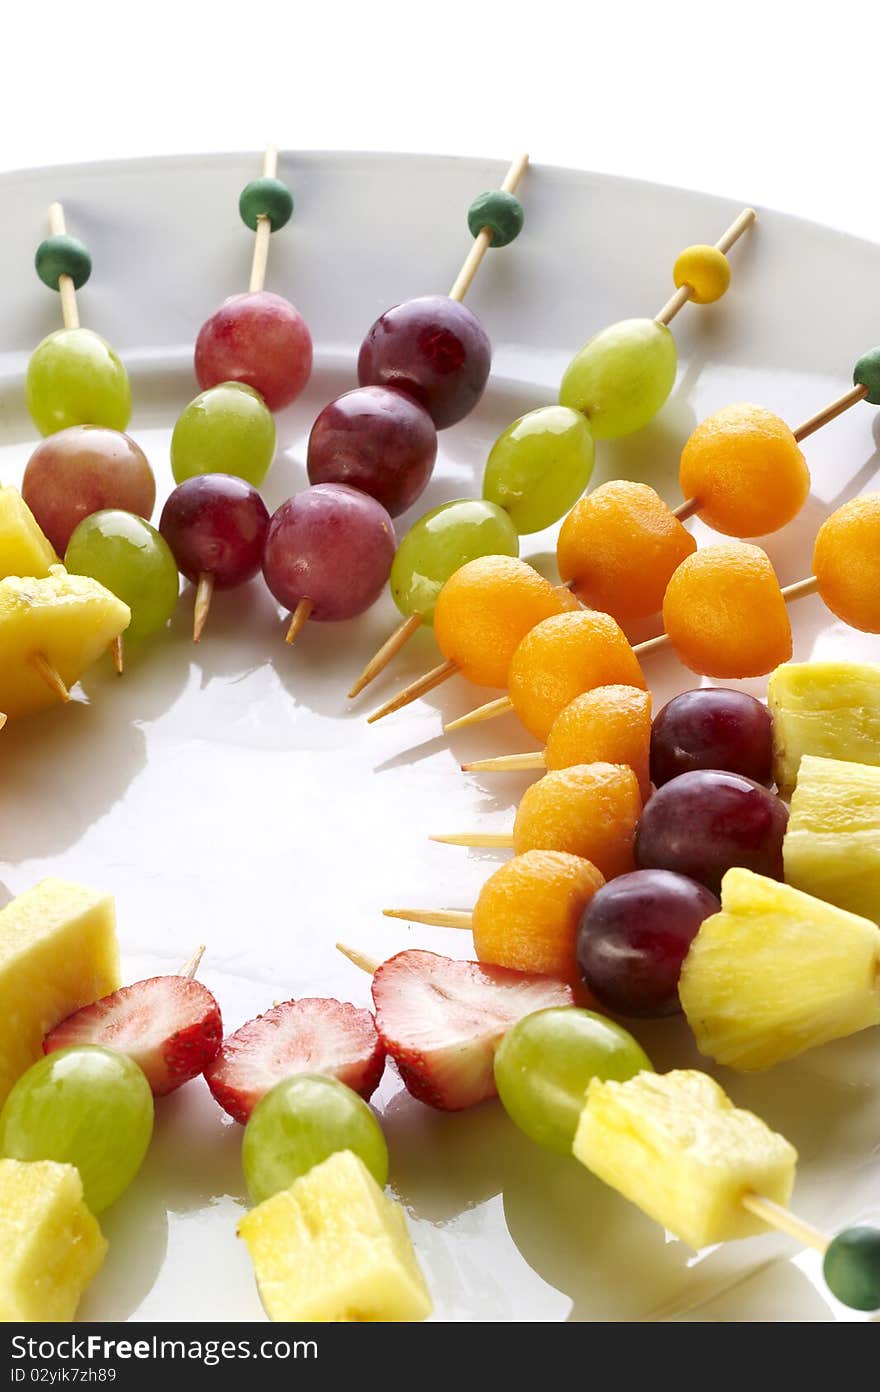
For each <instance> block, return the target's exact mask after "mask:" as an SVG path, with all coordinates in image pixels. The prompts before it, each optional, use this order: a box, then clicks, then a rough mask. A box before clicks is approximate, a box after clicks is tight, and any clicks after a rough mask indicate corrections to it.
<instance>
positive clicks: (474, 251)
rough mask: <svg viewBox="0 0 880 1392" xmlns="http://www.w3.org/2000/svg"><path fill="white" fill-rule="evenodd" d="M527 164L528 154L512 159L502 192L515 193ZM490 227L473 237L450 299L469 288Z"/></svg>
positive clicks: (461, 296) (460, 296)
mask: <svg viewBox="0 0 880 1392" xmlns="http://www.w3.org/2000/svg"><path fill="white" fill-rule="evenodd" d="M528 165H529V157H528V155H520V156H519V157H518V158H517V159H515V160H514V161H513V163H512V164H511V166H510V168H509V169H508V171H507V173H506V175H505V176H504V182H503V183H502V185H501V188H502V191H503V192H504V193H515V192H516V189H517V186H518V184H519V181H520V179H521V178H522V176H523V174H524V173H525V172H526V169H527V168H528ZM492 235H493V234H492V229H491V227H483V228H481V229H480V231H479V232H478V233H477V235H476V237H475V238H474V241H473V245H472V247H471V249H470V251H469V252H468V254H467V256H466V257H465V259H464V262H463V264H462V268H461V270H460V271H459V273H458V275H457V276H456V277H455V281H454V283H453V286H452V289H451V290H450V292H449V298H450V300H463V299H464V297H465V295H466V294H467V292H468V290H470V288H471V284H472V282H473V279H474V276H475V275H476V274H477V271H478V270H479V269H480V265H481V263H482V260H483V257H484V256H485V255H486V252H487V251H488V250H489V247H490V246H491V245H492Z"/></svg>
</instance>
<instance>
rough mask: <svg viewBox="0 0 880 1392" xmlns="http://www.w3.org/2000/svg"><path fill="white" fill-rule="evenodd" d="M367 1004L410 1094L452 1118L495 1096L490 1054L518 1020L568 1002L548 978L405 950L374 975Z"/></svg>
mask: <svg viewBox="0 0 880 1392" xmlns="http://www.w3.org/2000/svg"><path fill="white" fill-rule="evenodd" d="M373 1003H374V1005H375V1007H376V1025H377V1028H378V1030H379V1034H380V1035H381V1037H382V1041H383V1043H384V1045H385V1048H386V1049H387V1050H388V1052H389V1054H390V1055H391V1057H392V1058H393V1059H394V1061H395V1063H396V1064H397V1066H398V1068H399V1069H400V1076H401V1077H402V1078H403V1081H404V1083H405V1084H406V1087H407V1089H408V1090H409V1092H411V1093H412V1095H413V1097H417V1098H418V1099H419V1101H420V1102H427V1103H428V1105H429V1106H431V1107H438V1108H439V1109H440V1110H441V1111H444V1112H457V1111H461V1110H462V1108H464V1107H472V1106H474V1104H475V1103H476V1102H483V1101H484V1100H485V1099H486V1098H487V1097H495V1096H496V1093H497V1089H496V1087H495V1073H494V1067H493V1065H494V1060H495V1050H496V1049H497V1048H498V1045H499V1044H500V1043H501V1040H502V1039H503V1038H504V1035H505V1034H506V1033H507V1031H508V1030H509V1029H510V1028H511V1026H513V1025H515V1024H516V1022H517V1020H521V1019H522V1017H523V1016H524V1015H531V1014H532V1012H533V1011H535V1010H544V1009H545V1008H546V1007H547V1006H553V1005H573V1004H574V997H573V995H572V992H571V988H570V987H568V986H566V985H564V984H563V983H562V982H561V981H553V980H552V979H551V978H550V977H548V976H537V975H536V974H535V973H533V972H518V971H509V970H508V969H507V968H506V967H488V966H484V965H483V964H482V962H460V961H457V960H455V959H454V958H451V957H441V956H440V955H439V954H438V953H436V952H422V951H420V950H416V949H409V950H407V951H406V952H398V954H397V956H396V957H390V958H389V959H388V961H387V962H383V963H382V965H381V966H380V967H378V968H377V970H376V972H375V974H374V976H373Z"/></svg>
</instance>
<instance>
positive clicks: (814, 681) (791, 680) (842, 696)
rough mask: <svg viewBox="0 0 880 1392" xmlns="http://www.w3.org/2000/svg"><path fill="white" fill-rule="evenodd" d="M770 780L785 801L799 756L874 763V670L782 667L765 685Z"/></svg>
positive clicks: (878, 705)
mask: <svg viewBox="0 0 880 1392" xmlns="http://www.w3.org/2000/svg"><path fill="white" fill-rule="evenodd" d="M767 702H768V704H769V706H770V714H771V715H772V716H773V766H774V777H775V779H776V782H777V784H778V785H779V791H780V793H781V795H782V796H783V797H784V798H789V797H791V793H792V789H793V788H794V785H795V783H796V782H797V776H798V766H799V764H800V761H801V757H802V755H804V754H818V755H820V756H821V757H823V758H826V759H852V760H854V761H855V762H856V763H859V764H880V666H877V665H874V664H871V663H867V662H786V663H784V664H783V666H782V667H777V668H776V671H775V672H773V673H772V674H771V676H770V681H769V683H768V686H767Z"/></svg>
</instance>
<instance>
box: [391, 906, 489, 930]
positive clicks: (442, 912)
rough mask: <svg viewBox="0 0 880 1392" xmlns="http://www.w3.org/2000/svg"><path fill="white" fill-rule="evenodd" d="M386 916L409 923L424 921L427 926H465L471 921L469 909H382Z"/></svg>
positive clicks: (471, 916)
mask: <svg viewBox="0 0 880 1392" xmlns="http://www.w3.org/2000/svg"><path fill="white" fill-rule="evenodd" d="M382 913H383V914H384V915H385V917H386V918H403V919H406V920H407V921H408V922H409V923H424V924H426V925H427V926H428V927H429V928H467V929H470V927H471V925H472V923H473V914H472V913H471V912H470V910H469V909H434V910H433V911H432V910H429V909H383V910H382Z"/></svg>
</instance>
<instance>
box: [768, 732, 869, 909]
mask: <svg viewBox="0 0 880 1392" xmlns="http://www.w3.org/2000/svg"><path fill="white" fill-rule="evenodd" d="M782 851H783V856H784V858H785V878H786V881H787V882H788V883H789V884H791V885H794V886H795V888H796V889H802V890H804V891H805V893H807V894H815V895H816V897H817V898H819V899H827V900H828V901H829V902H830V903H832V904H836V905H837V906H838V908H841V909H849V911H850V913H855V914H862V915H863V917H865V918H870V919H872V920H873V921H874V922H875V923H878V922H880V768H878V767H876V766H875V765H871V764H851V763H848V762H846V761H845V760H843V759H818V758H815V757H814V756H813V755H812V754H805V755H804V756H803V758H802V759H801V766H800V772H799V774H798V782H797V787H796V788H795V791H794V796H793V797H792V801H791V816H790V818H789V822H788V830H787V832H786V835H785V840H784V841H783V843H782Z"/></svg>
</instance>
